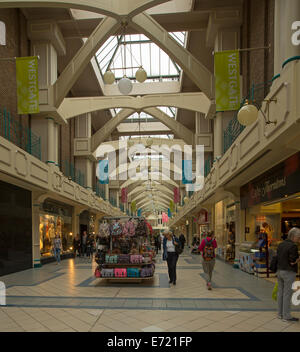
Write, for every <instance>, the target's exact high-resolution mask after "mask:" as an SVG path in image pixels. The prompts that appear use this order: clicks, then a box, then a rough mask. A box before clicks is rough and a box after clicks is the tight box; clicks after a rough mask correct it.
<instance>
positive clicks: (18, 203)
mask: <svg viewBox="0 0 300 352" xmlns="http://www.w3.org/2000/svg"><path fill="white" fill-rule="evenodd" d="M0 194H1V197H0V223H1V228H0V276H2V275H7V274H11V273H14V272H18V271H21V270H26V269H29V268H31V267H32V206H31V192H30V191H28V190H25V189H23V188H21V187H17V186H14V185H12V184H9V183H6V182H2V181H0Z"/></svg>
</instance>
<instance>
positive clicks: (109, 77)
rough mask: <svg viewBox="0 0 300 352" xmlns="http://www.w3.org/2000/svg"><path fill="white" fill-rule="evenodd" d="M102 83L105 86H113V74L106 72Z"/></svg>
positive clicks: (109, 71)
mask: <svg viewBox="0 0 300 352" xmlns="http://www.w3.org/2000/svg"><path fill="white" fill-rule="evenodd" d="M103 81H104V83H105V84H113V83H114V81H115V74H114V73H113V72H112V71H111V70H108V71H106V72H105V73H104V75H103Z"/></svg>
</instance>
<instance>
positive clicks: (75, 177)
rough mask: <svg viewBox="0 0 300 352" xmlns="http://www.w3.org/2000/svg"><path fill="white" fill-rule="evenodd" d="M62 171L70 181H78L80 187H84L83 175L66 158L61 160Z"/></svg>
mask: <svg viewBox="0 0 300 352" xmlns="http://www.w3.org/2000/svg"><path fill="white" fill-rule="evenodd" d="M62 172H63V173H64V174H65V175H66V176H67V177H68V178H70V179H72V181H74V182H76V183H78V184H79V185H80V186H82V187H86V184H85V175H84V173H83V172H81V171H80V170H78V169H76V168H75V166H74V165H73V164H72V163H70V162H69V161H68V160H64V161H63V162H62Z"/></svg>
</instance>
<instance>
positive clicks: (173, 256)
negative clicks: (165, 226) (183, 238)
mask: <svg viewBox="0 0 300 352" xmlns="http://www.w3.org/2000/svg"><path fill="white" fill-rule="evenodd" d="M164 236H165V238H164V240H163V250H164V252H163V260H166V261H167V263H168V271H169V278H170V281H169V283H170V284H171V283H172V284H173V285H176V265H177V260H178V254H177V253H176V248H175V247H176V246H179V245H180V244H179V240H178V238H177V237H175V235H173V234H172V232H171V231H169V230H165V231H164Z"/></svg>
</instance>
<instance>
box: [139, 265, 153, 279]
mask: <svg viewBox="0 0 300 352" xmlns="http://www.w3.org/2000/svg"><path fill="white" fill-rule="evenodd" d="M151 276H153V268H152V267H146V268H142V269H141V277H151Z"/></svg>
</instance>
